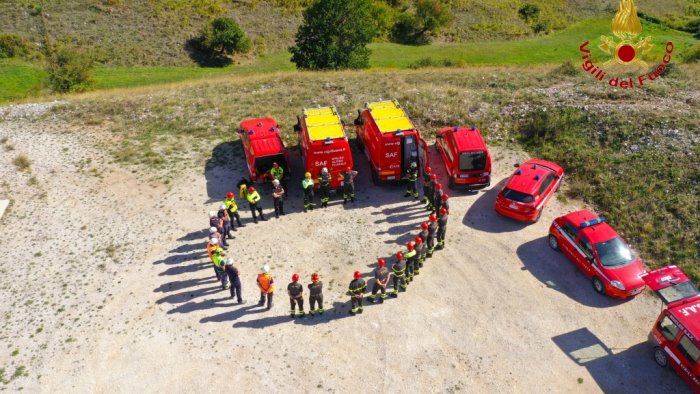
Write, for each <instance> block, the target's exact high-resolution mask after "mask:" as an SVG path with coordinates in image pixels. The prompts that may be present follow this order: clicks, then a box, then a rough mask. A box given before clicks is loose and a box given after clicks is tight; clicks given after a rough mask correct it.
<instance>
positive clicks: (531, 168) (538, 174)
mask: <svg viewBox="0 0 700 394" xmlns="http://www.w3.org/2000/svg"><path fill="white" fill-rule="evenodd" d="M558 172H559V173H562V172H563V171H561V167H560V166H559V165H558V164H555V163H552V162H548V161H544V160H528V161H526V162H524V163H523V164H521V165H520V167H518V169H517V170H515V172H514V173H513V176H512V177H511V178H510V181H508V185H507V186H506V187H507V188H509V189H511V190H515V191H518V192H521V193H525V194H530V195H534V194H535V192H536V191H537V189H538V188H539V187H540V184H541V183H542V181H543V180H544V178H545V177H546V176H547V175H549V174H550V173H555V174H557V173H558Z"/></svg>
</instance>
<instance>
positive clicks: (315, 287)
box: [308, 273, 324, 316]
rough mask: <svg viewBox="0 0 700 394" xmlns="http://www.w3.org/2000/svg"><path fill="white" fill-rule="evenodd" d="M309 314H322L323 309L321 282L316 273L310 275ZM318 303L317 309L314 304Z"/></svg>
mask: <svg viewBox="0 0 700 394" xmlns="http://www.w3.org/2000/svg"><path fill="white" fill-rule="evenodd" d="M308 287H309V314H310V315H311V316H314V315H315V314H316V313H318V314H319V315H322V314H323V312H324V310H323V282H321V278H320V277H319V276H318V274H317V273H314V274H313V275H311V283H309V286H308ZM316 305H318V309H314V306H316Z"/></svg>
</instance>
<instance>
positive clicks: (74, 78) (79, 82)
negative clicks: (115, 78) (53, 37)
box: [46, 44, 93, 93]
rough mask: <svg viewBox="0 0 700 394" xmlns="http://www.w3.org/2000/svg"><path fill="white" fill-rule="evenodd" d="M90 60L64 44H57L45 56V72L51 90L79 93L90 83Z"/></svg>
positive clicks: (91, 64) (87, 56)
mask: <svg viewBox="0 0 700 394" xmlns="http://www.w3.org/2000/svg"><path fill="white" fill-rule="evenodd" d="M92 66H93V60H92V58H91V57H90V56H89V55H88V54H86V53H84V52H82V51H79V50H77V49H76V48H73V47H71V46H68V45H66V44H57V45H56V46H55V47H54V48H53V50H52V51H51V53H50V54H48V55H47V65H46V72H47V73H48V75H49V84H50V85H51V88H52V89H53V90H54V91H56V92H60V93H66V92H71V91H81V90H85V89H86V88H87V85H88V84H89V83H90V73H91V71H92Z"/></svg>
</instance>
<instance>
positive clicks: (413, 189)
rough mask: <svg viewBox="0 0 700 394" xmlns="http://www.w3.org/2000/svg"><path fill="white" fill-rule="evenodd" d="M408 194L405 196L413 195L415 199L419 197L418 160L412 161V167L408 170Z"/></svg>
mask: <svg viewBox="0 0 700 394" xmlns="http://www.w3.org/2000/svg"><path fill="white" fill-rule="evenodd" d="M406 181H407V187H406V194H404V195H403V196H404V197H410V196H411V195H413V198H414V199H415V200H417V199H418V165H417V164H416V162H415V161H414V162H412V163H411V167H410V168H409V169H407V170H406Z"/></svg>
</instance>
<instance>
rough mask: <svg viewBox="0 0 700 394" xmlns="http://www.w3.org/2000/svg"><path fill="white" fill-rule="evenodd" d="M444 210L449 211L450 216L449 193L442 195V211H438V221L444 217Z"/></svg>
mask: <svg viewBox="0 0 700 394" xmlns="http://www.w3.org/2000/svg"><path fill="white" fill-rule="evenodd" d="M443 209H445V211H447V213H448V214H449V213H450V196H448V195H447V193H444V194H443V195H442V201H440V209H438V215H437V217H438V219H440V218H441V217H442V214H441V213H440V211H442V210H443Z"/></svg>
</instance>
